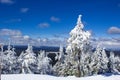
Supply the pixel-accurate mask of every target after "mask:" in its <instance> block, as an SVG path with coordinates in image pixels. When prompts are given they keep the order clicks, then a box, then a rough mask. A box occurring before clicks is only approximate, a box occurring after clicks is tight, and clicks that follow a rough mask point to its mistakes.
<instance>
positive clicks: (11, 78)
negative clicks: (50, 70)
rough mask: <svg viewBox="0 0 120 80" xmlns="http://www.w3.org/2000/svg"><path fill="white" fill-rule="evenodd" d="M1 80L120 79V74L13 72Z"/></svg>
mask: <svg viewBox="0 0 120 80" xmlns="http://www.w3.org/2000/svg"><path fill="white" fill-rule="evenodd" d="M1 80H120V75H108V76H105V75H96V76H90V77H81V78H77V77H74V76H69V77H55V76H48V75H36V74H11V75H1Z"/></svg>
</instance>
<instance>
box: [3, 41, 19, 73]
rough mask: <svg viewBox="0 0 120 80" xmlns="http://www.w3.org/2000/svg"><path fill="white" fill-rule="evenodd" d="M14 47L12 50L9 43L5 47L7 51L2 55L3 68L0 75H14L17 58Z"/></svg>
mask: <svg viewBox="0 0 120 80" xmlns="http://www.w3.org/2000/svg"><path fill="white" fill-rule="evenodd" d="M14 49H15V48H14V47H13V48H12V47H11V45H10V42H9V45H8V47H7V50H5V51H4V52H3V51H2V52H3V53H2V56H3V58H2V62H3V64H4V65H3V68H2V73H11V74H12V73H15V68H16V67H15V65H16V62H17V56H16V52H15V51H14Z"/></svg>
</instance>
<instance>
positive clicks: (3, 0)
mask: <svg viewBox="0 0 120 80" xmlns="http://www.w3.org/2000/svg"><path fill="white" fill-rule="evenodd" d="M0 3H3V4H13V3H14V1H13V0H0Z"/></svg>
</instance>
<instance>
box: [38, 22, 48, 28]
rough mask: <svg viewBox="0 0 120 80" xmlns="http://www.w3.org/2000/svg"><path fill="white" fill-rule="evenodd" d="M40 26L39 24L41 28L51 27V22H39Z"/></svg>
mask: <svg viewBox="0 0 120 80" xmlns="http://www.w3.org/2000/svg"><path fill="white" fill-rule="evenodd" d="M38 26H39V27H40V28H46V27H49V26H50V24H49V23H46V22H44V23H40V24H38Z"/></svg>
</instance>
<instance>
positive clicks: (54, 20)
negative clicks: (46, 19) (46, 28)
mask: <svg viewBox="0 0 120 80" xmlns="http://www.w3.org/2000/svg"><path fill="white" fill-rule="evenodd" d="M50 20H51V21H53V22H59V21H60V19H59V18H57V17H55V16H52V17H51V18H50Z"/></svg>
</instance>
